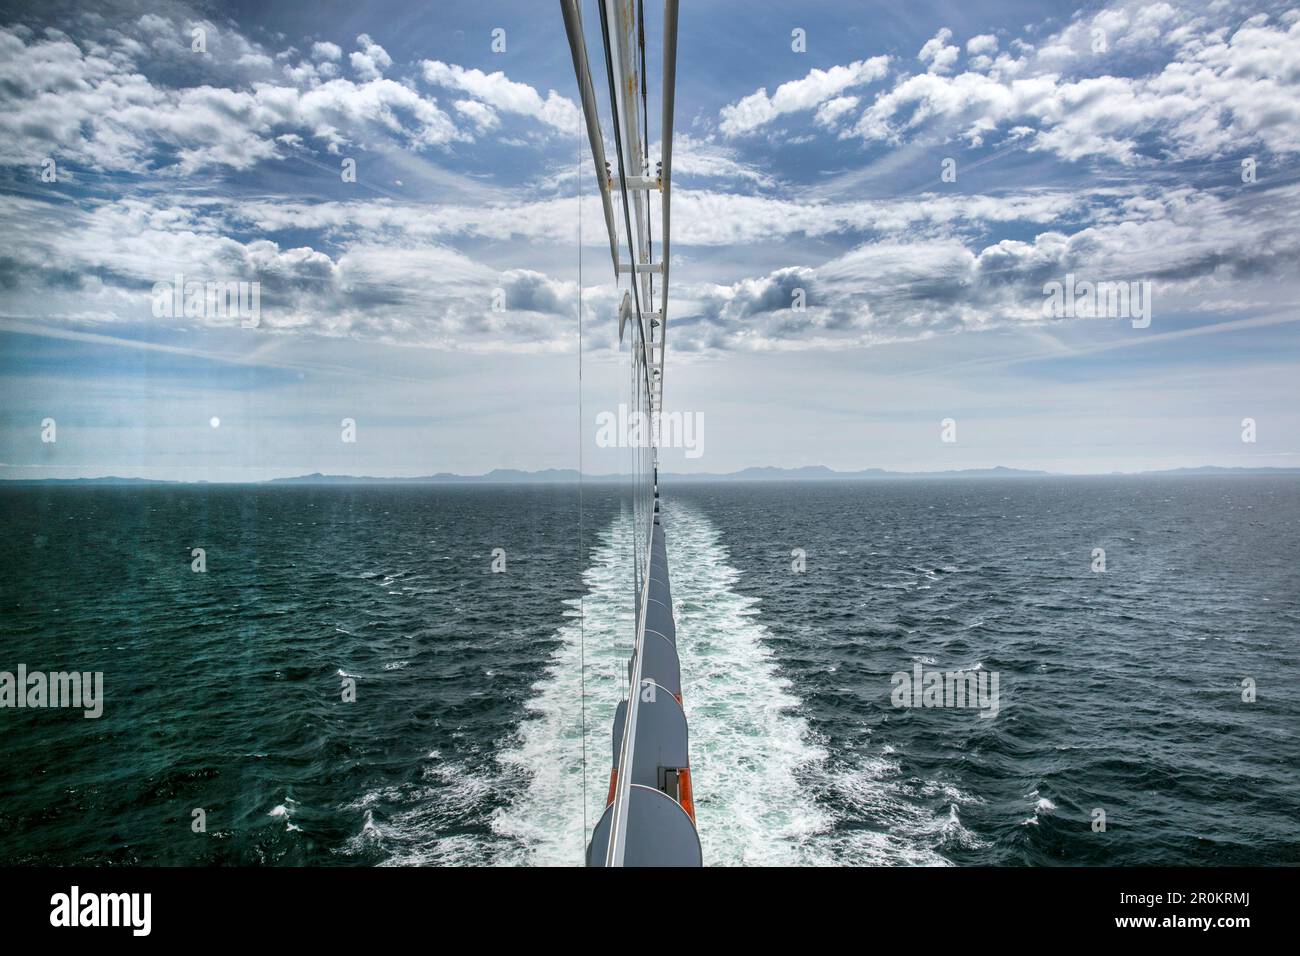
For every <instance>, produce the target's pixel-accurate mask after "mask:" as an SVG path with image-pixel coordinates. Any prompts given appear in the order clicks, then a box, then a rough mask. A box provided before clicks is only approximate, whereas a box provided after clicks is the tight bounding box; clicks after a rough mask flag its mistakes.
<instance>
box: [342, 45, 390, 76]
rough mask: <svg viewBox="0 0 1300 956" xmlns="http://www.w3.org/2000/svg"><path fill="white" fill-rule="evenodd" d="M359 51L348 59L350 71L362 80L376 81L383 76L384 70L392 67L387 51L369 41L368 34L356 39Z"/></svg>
mask: <svg viewBox="0 0 1300 956" xmlns="http://www.w3.org/2000/svg"><path fill="white" fill-rule="evenodd" d="M357 45H358V46H359V47H361V49H360V50H357V51H355V52H354V53H352V54H351V55H350V56H349V57H348V62H350V63H351V64H352V69H353V70H354V71H355V72H356V74H357V76H359V77H361V79H363V80H377V79H379V78H380V77H381V76H383V75H384V70H386V69H388V68H389V67H390V66H392V65H393V58H392V57H391V56H389V55H388V51H387V50H385V49H384V48H383V47H382V46H380V45H379V44H378V43H376V42H375V41H374V40H372V39H370V34H368V33H363V34H361V35H360V36H358V37H357Z"/></svg>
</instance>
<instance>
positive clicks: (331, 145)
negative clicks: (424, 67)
mask: <svg viewBox="0 0 1300 956" xmlns="http://www.w3.org/2000/svg"><path fill="white" fill-rule="evenodd" d="M142 19H144V20H146V25H145V27H142V29H144V30H146V33H145V34H143V35H144V36H146V38H148V37H150V36H155V35H162V36H167V37H168V42H171V38H172V36H173V34H175V33H178V32H179V31H178V30H173V32H172V33H169V34H158V33H157V30H158V27H157V25H156V24H155V23H153V20H156V19H160V18H157V17H153V16H152V15H150V17H146V18H142ZM173 26H175V25H174V24H173ZM363 36H364V35H363ZM127 41H128V38H120V39H119V40H118V41H117V43H116V46H115V47H114V48H113V49H111V50H110V49H108V48H106V47H104V46H103V45H102V44H91V43H87V44H86V45H85V48H84V49H83V47H82V46H80V45H78V43H76V42H74V41H73V40H72V39H70V38H69V37H68V36H66V35H64V34H61V33H55V34H50V35H48V36H45V37H40V36H36V35H33V34H31V33H30V31H22V30H20V29H18V28H0V164H4V165H39V164H40V163H41V162H42V161H43V160H44V159H45V158H47V157H55V158H57V159H58V160H60V161H66V162H71V163H73V164H76V165H80V166H85V167H89V168H92V169H107V170H126V171H133V172H143V171H145V170H148V169H151V168H158V167H174V168H175V169H176V170H177V171H179V172H182V173H190V172H194V171H196V170H199V169H204V168H209V167H214V166H215V167H228V168H231V169H247V168H249V167H251V166H254V165H256V164H257V163H259V162H262V161H264V160H268V159H273V158H276V157H278V156H280V155H281V154H282V146H283V144H285V143H289V142H301V141H302V140H303V139H305V138H310V139H313V140H315V141H316V142H318V143H320V144H321V145H323V146H324V147H325V148H326V149H328V150H331V151H337V150H338V149H339V148H340V147H342V146H343V145H345V144H350V143H354V142H357V141H358V140H359V139H364V138H366V137H368V136H369V135H372V134H380V135H385V136H390V137H392V138H394V139H395V140H396V141H397V142H399V143H401V144H403V145H408V146H415V147H425V146H442V145H445V144H448V143H451V142H454V141H457V140H466V139H468V138H469V135H468V134H467V133H466V132H465V131H463V130H460V129H459V128H458V127H457V126H456V124H455V122H454V121H453V120H452V119H451V117H450V116H449V115H448V114H447V113H446V112H444V111H443V110H442V109H441V108H440V107H439V106H438V105H437V102H436V100H434V99H432V98H428V97H423V96H421V95H420V94H419V93H417V92H416V91H415V90H413V89H411V88H410V87H408V86H406V85H404V84H401V83H398V82H396V81H393V80H389V79H384V78H372V79H369V80H367V81H366V82H362V83H358V82H354V81H352V80H345V79H332V80H328V79H326V78H325V77H324V76H322V74H321V73H320V71H319V70H318V69H317V68H316V67H315V66H314V65H313V64H312V63H310V62H304V63H302V64H299V65H298V66H296V67H295V66H289V65H286V67H285V74H286V76H287V78H288V79H289V80H290V81H291V82H292V84H293V85H277V84H275V83H273V82H268V81H254V82H252V83H251V84H239V85H216V84H212V83H200V84H196V85H193V86H186V87H180V88H176V87H169V86H165V85H161V84H159V83H156V82H154V81H153V80H151V79H150V78H149V77H148V76H147V75H146V73H144V72H142V71H141V69H140V63H139V62H138V61H137V56H138V55H142V54H137V53H135V52H133V51H134V49H135V45H133V44H132V43H130V42H127ZM225 42H227V43H228V44H231V45H232V46H233V40H231V39H230V37H229V36H227V37H226V41H225ZM137 45H138V44H137ZM371 47H372V52H373V44H372V45H371ZM151 48H152V47H150V49H151ZM141 49H145V48H144V47H141ZM375 55H376V56H377V54H375ZM385 58H386V54H385ZM263 60H265V61H266V63H263ZM234 62H236V63H240V62H242V63H243V64H244V66H245V67H246V68H253V69H257V70H260V69H261V68H262V67H263V66H265V65H266V64H267V63H269V62H270V60H269V58H268V57H265V56H261V55H258V56H252V55H250V54H247V53H244V54H240V56H239V57H236V58H235V61H234ZM329 66H331V64H330V63H329V61H328V60H327V61H325V62H324V63H322V64H321V67H329ZM475 119H476V120H481V118H480V117H475Z"/></svg>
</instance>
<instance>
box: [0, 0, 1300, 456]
mask: <svg viewBox="0 0 1300 956" xmlns="http://www.w3.org/2000/svg"><path fill="white" fill-rule="evenodd" d="M583 10H584V17H585V19H586V26H587V33H588V45H589V49H590V50H591V54H592V58H593V62H592V66H593V74H594V77H595V78H596V80H598V81H601V80H603V78H604V63H603V60H602V59H601V57H600V52H599V40H598V32H597V30H596V26H597V24H598V22H599V21H598V15H597V8H596V5H595V3H594V2H592V0H587V2H585V3H584V4H583ZM646 26H647V44H648V51H647V61H648V74H649V89H650V120H649V137H648V138H649V139H650V141H651V143H652V145H651V148H650V152H651V159H652V162H653V161H654V160H655V159H657V158H658V156H659V152H660V145H659V139H660V135H659V131H658V127H659V119H658V116H659V114H658V104H659V95H658V94H659V89H658V83H659V81H660V79H661V75H662V74H661V72H660V70H659V69H658V63H659V57H660V53H661V46H662V43H661V36H662V34H661V13H660V7H659V5H658V4H656V3H654V2H650V3H648V4H647V6H646ZM195 31H199V33H198V34H197V36H198V37H199V38H201V41H202V42H201V43H199V42H198V41H197V40H196V32H195ZM196 45H197V46H199V47H201V49H195V47H196ZM596 85H597V89H598V90H599V89H600V88H601V86H602V83H601V82H597V84H596ZM577 102H578V95H577V85H576V82H575V80H574V77H573V67H572V61H571V59H570V53H569V49H568V46H567V43H566V40H565V34H564V27H563V22H562V20H561V17H560V12H559V9H558V6H557V5H555V4H551V3H536V2H500V0H482V2H477V3H473V4H463V3H435V4H429V3H418V4H416V3H409V2H367V0H352V2H348V3H340V2H315V3H311V4H305V3H304V4H290V3H277V4H265V3H224V4H222V3H211V4H188V3H171V2H167V0H163V2H155V0H151V2H149V3H148V4H142V3H133V2H112V0H110V2H105V3H96V4H94V5H91V6H86V5H82V4H75V3H68V4H65V3H59V2H49V3H43V4H40V5H36V4H8V3H0V228H3V235H4V241H3V246H2V247H0V478H34V477H63V478H67V477H93V476H100V475H132V476H140V477H150V478H173V479H175V478H179V479H186V480H200V479H201V480H209V481H244V480H262V479H265V478H270V477H276V476H284V475H296V474H305V473H310V472H318V471H319V472H325V473H334V474H354V475H360V474H365V475H420V474H432V473H437V472H455V473H460V474H477V473H482V472H486V471H488V470H490V469H493V468H523V469H530V470H531V469H542V468H576V467H579V465H581V467H582V468H583V469H584V470H586V471H588V472H612V471H620V470H627V467H628V466H629V462H630V452H628V451H627V450H625V449H617V448H603V447H599V444H598V441H597V437H598V428H597V416H598V415H600V414H601V413H602V412H612V411H615V410H616V409H617V408H618V405H619V403H620V402H626V401H628V397H627V396H628V387H627V379H628V364H627V362H628V356H627V348H626V345H624V346H622V347H620V345H619V341H618V334H617V303H618V301H619V298H620V297H621V294H622V290H621V289H620V288H619V287H618V286H617V285H616V283H615V277H614V275H613V270H612V268H611V263H610V259H609V253H608V238H607V236H606V233H605V231H604V223H603V218H602V215H601V212H600V205H599V200H598V196H597V193H596V186H595V176H594V170H593V168H592V162H591V158H590V153H589V150H588V148H587V142H586V137H585V133H584V130H583V128H582V125H581V123H582V119H581V111H580V110H579V108H578V106H577ZM601 110H602V120H603V122H604V125H605V128H606V131H607V140H609V141H610V142H612V134H611V133H610V132H609V131H610V125H609V111H608V104H607V103H606V102H605V100H604V98H603V97H601ZM610 154H611V156H612V154H613V151H612V147H611V148H610ZM1298 160H1300V6H1297V5H1292V4H1288V3H1281V4H1274V3H1268V2H1258V0H1257V2H1232V0H1215V2H1206V3H1196V2H1184V3H1178V4H1169V3H1162V2H1157V3H1125V2H1118V3H1090V4H1083V5H1078V4H1061V3H1053V2H1034V3H1028V2H985V0H973V2H962V3H952V2H937V3H931V2H909V3H907V4H897V3H849V2H834V3H819V2H805V3H800V4H797V5H791V4H779V3H763V2H745V3H741V2H730V0H707V2H706V0H685V2H683V3H682V12H681V17H680V25H679V45H678V67H677V94H676V135H675V137H674V150H673V198H672V204H673V205H672V208H673V218H672V230H673V231H672V261H671V269H672V288H671V293H670V298H669V303H668V314H669V323H668V350H667V368H666V372H665V388H664V407H665V411H669V412H674V411H675V412H679V413H681V414H682V415H686V416H691V417H692V420H693V421H694V422H696V423H697V429H698V430H697V434H696V439H697V445H696V448H695V449H694V453H693V454H692V455H690V456H688V455H687V454H686V449H682V448H673V449H666V450H665V451H664V453H663V467H664V468H665V469H666V470H668V471H707V472H726V471H731V470H736V469H740V468H744V467H747V466H757V465H775V466H782V467H795V466H802V465H827V466H830V467H832V468H836V469H842V470H850V469H861V468H871V467H881V468H889V469H897V470H909V471H911V470H942V469H951V468H985V467H992V466H995V465H1003V466H1008V467H1020V468H1037V469H1046V470H1050V471H1059V472H1070V473H1105V472H1111V471H1117V470H1122V471H1139V470H1151V469H1162V468H1174V467H1187V466H1199V465H1206V464H1213V465H1224V466H1255V467H1260V466H1279V467H1297V466H1300V438H1298V437H1297V436H1300V412H1298V411H1297V398H1298V397H1300V384H1298V383H1300V376H1298V375H1297V364H1298V363H1297V359H1298V358H1300V337H1298V335H1297V324H1296V323H1297V321H1300V309H1298V308H1297V292H1298V291H1300V278H1298V276H1297V262H1300V202H1297V200H1298V199H1300V176H1298V175H1297V170H1298V168H1300V167H1298V165H1297V162H1298ZM352 172H354V173H355V175H351V173H352ZM655 230H656V234H658V231H659V224H658V223H657V220H656V225H655ZM178 274H179V275H181V276H183V277H184V279H183V281H199V282H220V283H236V282H246V283H250V285H249V286H248V288H249V289H250V290H251V289H252V285H251V284H252V283H256V284H257V285H256V287H257V289H258V296H259V298H258V312H257V315H256V321H252V320H251V319H250V318H249V317H248V316H247V315H246V316H245V317H244V321H241V319H240V317H239V316H232V315H229V314H224V315H223V314H213V310H206V311H203V312H202V313H201V314H185V310H184V309H183V308H182V309H181V312H180V314H170V312H169V310H168V309H166V308H164V307H162V306H161V305H160V301H161V299H168V304H170V301H171V300H170V299H169V298H168V297H167V296H160V295H159V294H158V292H157V290H158V288H159V284H160V283H174V281H175V280H174V277H175V276H176V275H178ZM1067 276H1069V277H1073V281H1074V282H1075V283H1079V282H1087V283H1122V284H1123V289H1124V290H1125V291H1132V293H1133V295H1134V298H1133V299H1132V300H1131V301H1130V303H1129V305H1130V309H1129V311H1128V312H1123V311H1122V312H1121V313H1120V314H1119V315H1117V316H1101V317H1094V316H1092V315H1090V314H1087V311H1086V309H1081V310H1078V313H1081V314H1077V313H1076V310H1070V311H1066V312H1063V310H1061V309H1059V308H1056V309H1053V308H1052V307H1051V300H1050V293H1049V291H1048V290H1049V289H1050V288H1051V284H1052V283H1061V284H1062V285H1064V284H1065V283H1067V282H1068V281H1070V280H1069V279H1067ZM624 287H626V283H624ZM1115 288H1119V287H1118V286H1116V287H1115ZM796 300H799V304H800V305H801V306H802V307H796V306H795V302H796ZM1139 302H1141V303H1143V304H1144V305H1145V306H1149V308H1147V309H1145V311H1144V310H1143V309H1140V308H1138V303H1139ZM1247 419H1249V420H1250V422H1251V423H1252V425H1251V426H1250V428H1249V429H1248V428H1247V427H1246V426H1245V425H1244V422H1245V420H1247ZM345 420H347V421H350V422H352V423H353V426H352V428H351V430H350V432H349V429H348V428H347V427H346V426H345V424H344V422H345ZM945 421H949V422H951V425H949V426H948V427H947V429H946V434H945V426H944V423H945ZM50 423H52V424H53V430H51V428H50ZM349 434H350V436H351V437H352V438H354V439H355V440H346V438H347V437H348V435H349ZM945 437H948V438H955V439H956V440H955V441H945V440H944V438H945ZM1246 437H1250V438H1253V439H1254V440H1244V438H1246ZM50 438H53V439H54V440H49V439H50Z"/></svg>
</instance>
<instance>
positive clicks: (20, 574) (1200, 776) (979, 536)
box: [0, 477, 1300, 865]
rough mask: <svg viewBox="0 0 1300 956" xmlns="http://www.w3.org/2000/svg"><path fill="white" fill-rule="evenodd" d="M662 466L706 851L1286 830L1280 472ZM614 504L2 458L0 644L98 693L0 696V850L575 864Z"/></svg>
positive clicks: (1288, 733)
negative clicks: (202, 823) (230, 479)
mask: <svg viewBox="0 0 1300 956" xmlns="http://www.w3.org/2000/svg"><path fill="white" fill-rule="evenodd" d="M665 495H666V499H667V502H668V505H667V514H666V518H665V520H666V524H667V526H668V535H669V560H670V566H671V567H672V573H673V579H674V596H675V598H676V600H677V602H678V605H679V606H678V613H679V619H680V625H679V627H680V629H681V632H682V636H681V639H680V640H681V643H682V648H683V678H684V683H685V685H686V688H687V692H686V698H687V713H688V716H689V717H690V719H691V721H692V735H691V742H692V748H693V761H694V763H695V765H696V772H697V777H698V784H697V789H698V793H697V798H698V800H699V815H700V827H701V831H702V838H703V839H704V843H705V848H706V857H707V858H708V859H709V860H711V861H712V862H717V863H737V862H790V863H832V862H837V863H859V864H860V863H892V862H921V863H942V862H952V863H958V864H988V863H1012V864H1048V863H1064V864H1124V863H1128V864H1131V863H1146V864H1174V863H1185V864H1228V863H1243V864H1256V863H1260V864H1264V863H1282V862H1291V863H1295V862H1300V831H1298V828H1297V820H1300V780H1298V778H1297V769H1296V768H1297V767H1298V766H1300V699H1298V698H1297V695H1296V688H1297V687H1300V647H1298V643H1297V642H1298V637H1297V634H1298V630H1300V571H1298V570H1297V568H1298V567H1300V564H1298V559H1300V482H1296V481H1295V480H1294V479H1289V478H1262V477H1261V478H1254V477H1242V478H1231V479H1216V478H1170V479H1164V478H1159V479H1157V478H1144V479H1125V478H1097V479H1043V480H1038V479H1018V480H987V481H985V480H967V481H939V480H933V481H921V482H893V481H889V482H869V483H853V484H840V483H824V484H823V483H801V484H797V485H776V484H728V485H713V486H701V485H685V484H679V485H670V486H669V487H668V488H667V489H666V491H665ZM619 504H620V494H619V491H618V490H617V489H614V488H610V487H605V488H603V489H602V488H599V487H592V486H588V488H587V489H586V491H585V492H584V528H585V534H584V540H583V544H582V546H581V547H580V546H579V542H578V536H577V534H576V524H577V519H578V514H579V511H578V497H577V493H576V489H574V488H572V487H531V488H530V487H412V488H384V487H373V486H353V487H332V488H331V487H300V488H249V487H221V486H214V487H152V488H75V487H59V488H50V487H11V488H6V489H4V490H2V491H0V514H3V516H4V521H5V528H6V532H7V533H6V535H5V536H4V538H3V540H0V569H2V570H3V576H2V578H0V670H13V669H14V668H15V667H16V665H17V664H18V663H19V662H22V663H25V664H27V666H28V667H29V668H30V669H44V670H60V669H70V668H76V669H78V670H83V671H94V670H102V671H103V672H104V674H105V683H106V698H107V700H106V704H105V712H104V716H103V717H102V718H100V719H98V720H86V719H84V718H83V717H82V715H81V713H80V712H79V711H59V710H21V711H17V710H4V711H0V858H3V859H4V860H6V861H7V862H13V863H56V864H61V863H109V864H129V863H162V864H205V863H234V864H363V865H371V864H377V863H411V862H417V863H426V864H433V863H449V864H452V863H496V862H543V863H549V862H576V861H577V860H578V859H579V853H580V849H581V848H580V845H578V846H575V847H569V846H568V843H570V842H573V843H575V844H580V838H579V837H578V834H580V832H581V820H582V809H583V807H582V799H581V796H580V790H578V789H576V788H575V787H573V786H571V785H570V784H572V782H573V781H574V780H575V779H576V780H578V781H579V782H581V781H582V780H583V779H585V780H586V781H587V782H588V783H589V784H590V786H589V790H591V791H593V792H594V795H593V793H589V794H588V804H589V812H590V811H591V808H592V807H598V804H599V802H600V796H599V791H600V789H601V788H602V787H603V782H604V779H605V774H606V773H607V770H606V766H607V761H608V754H607V750H608V729H607V727H606V726H604V720H605V715H604V714H603V712H602V710H601V708H602V707H604V706H605V705H606V704H608V703H609V702H610V701H612V700H613V699H614V698H616V696H617V684H616V681H615V680H614V679H613V677H612V676H611V675H613V674H615V673H616V672H617V670H618V662H619V661H620V657H619V653H618V651H619V649H618V648H616V647H614V646H613V641H614V638H613V637H612V636H611V635H614V634H616V633H617V632H618V627H619V622H620V621H621V620H622V618H620V616H619V615H620V613H621V612H622V610H623V609H622V608H621V606H620V602H621V601H622V600H623V599H624V598H625V597H626V593H625V592H626V591H627V590H630V584H629V585H628V586H627V588H624V584H623V578H624V577H625V576H627V577H629V578H630V573H631V572H630V568H625V566H624V562H623V561H622V552H621V551H620V548H621V547H622V546H623V542H624V541H625V540H626V536H625V535H624V534H622V532H620V527H621V526H622V524H621V522H620V519H619V518H618V515H619V513H620V511H619ZM521 516H526V520H521ZM192 547H204V548H206V551H207V566H208V570H207V572H206V573H204V574H197V573H194V572H193V571H191V567H190V562H191V557H190V549H191V548H192ZM496 547H501V548H504V549H505V550H506V560H507V571H506V573H503V574H494V573H492V571H491V567H490V566H491V560H492V549H493V548H496ZM796 547H799V548H803V549H805V550H806V552H807V571H806V572H805V573H803V574H795V573H793V572H792V570H791V567H790V562H791V557H790V551H791V549H792V548H796ZM1097 547H1101V548H1105V550H1106V558H1107V570H1106V572H1105V573H1104V574H1098V573H1094V572H1093V571H1092V570H1091V564H1092V550H1093V549H1094V548H1097ZM579 600H581V603H579ZM579 612H581V614H582V615H583V616H582V617H581V618H579V617H578V616H577V615H578V614H579ZM584 622H585V627H579V626H578V624H580V623H584ZM580 641H585V642H586V643H585V645H582V646H583V653H585V655H586V658H585V659H586V660H587V668H588V670H587V671H586V674H587V680H586V691H585V693H586V697H585V699H586V702H587V704H588V707H587V708H586V711H585V714H582V716H585V717H586V719H587V721H588V727H587V733H586V739H587V741H588V750H589V752H590V753H589V758H590V763H591V767H590V768H589V769H588V770H587V772H586V773H585V775H584V774H583V771H582V768H581V765H580V764H579V763H578V761H579V759H580V749H579V748H578V747H577V746H576V743H577V742H578V741H581V740H582V733H581V727H580V725H579V724H578V723H577V722H578V720H579V719H580V713H581V705H582V702H583V699H584V697H583V692H582V691H581V690H579V689H578V688H579V687H580V686H581V685H579V684H578V683H577V679H576V677H575V675H574V674H571V673H570V671H576V669H577V668H576V661H577V660H578V659H579V657H578V656H577V652H578V648H579V646H580V645H579V643H578V642H580ZM603 644H609V645H610V646H609V647H603V646H602V645H603ZM917 662H920V663H922V664H923V666H924V667H926V668H927V669H928V668H933V669H938V670H955V669H970V668H978V669H979V670H981V671H983V672H985V673H997V674H998V675H999V678H1000V697H1001V702H1000V710H999V713H998V715H997V716H996V717H994V718H992V719H984V718H981V717H979V716H978V713H977V712H976V711H974V710H969V709H967V710H957V709H952V708H946V709H912V710H901V709H898V708H895V707H893V706H892V705H891V702H890V696H889V692H890V689H891V685H890V675H891V674H893V673H894V672H896V671H908V670H910V669H911V668H912V666H913V664H914V663H917ZM345 677H352V678H354V679H355V681H356V686H357V700H356V702H355V703H345V702H343V701H342V699H341V687H342V683H343V681H344V679H345ZM1243 678H1252V679H1254V680H1255V681H1256V683H1257V687H1258V699H1257V700H1256V701H1255V702H1254V703H1245V702H1243V700H1242V688H1241V681H1242V680H1243ZM552 728H556V729H555V730H554V731H553V730H552ZM571 728H577V729H576V730H574V731H573V732H572V733H570V729H571ZM552 737H553V738H554V740H555V744H554V750H553V753H552V752H551V750H550V749H548V747H549V745H548V741H550V740H551V739H552ZM575 774H576V775H577V776H576V777H575V776H574V775H575ZM195 808H203V809H204V810H205V811H206V814H207V832H206V833H203V834H198V833H194V832H192V830H191V820H192V811H193V810H194V809H195ZM1098 808H1100V809H1103V810H1104V811H1105V814H1106V822H1107V826H1106V830H1105V832H1094V829H1093V827H1092V826H1091V823H1092V820H1093V813H1094V811H1095V810H1096V809H1098ZM557 821H558V822H557ZM588 822H589V823H590V822H591V821H590V820H589V821H588ZM570 823H572V826H573V831H572V832H573V837H574V838H573V839H569V837H568V836H565V837H564V839H562V840H558V841H557V839H556V833H557V832H558V831H559V830H565V833H566V834H567V832H568V831H567V830H566V829H565V828H567V827H568V826H569V825H570Z"/></svg>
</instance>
